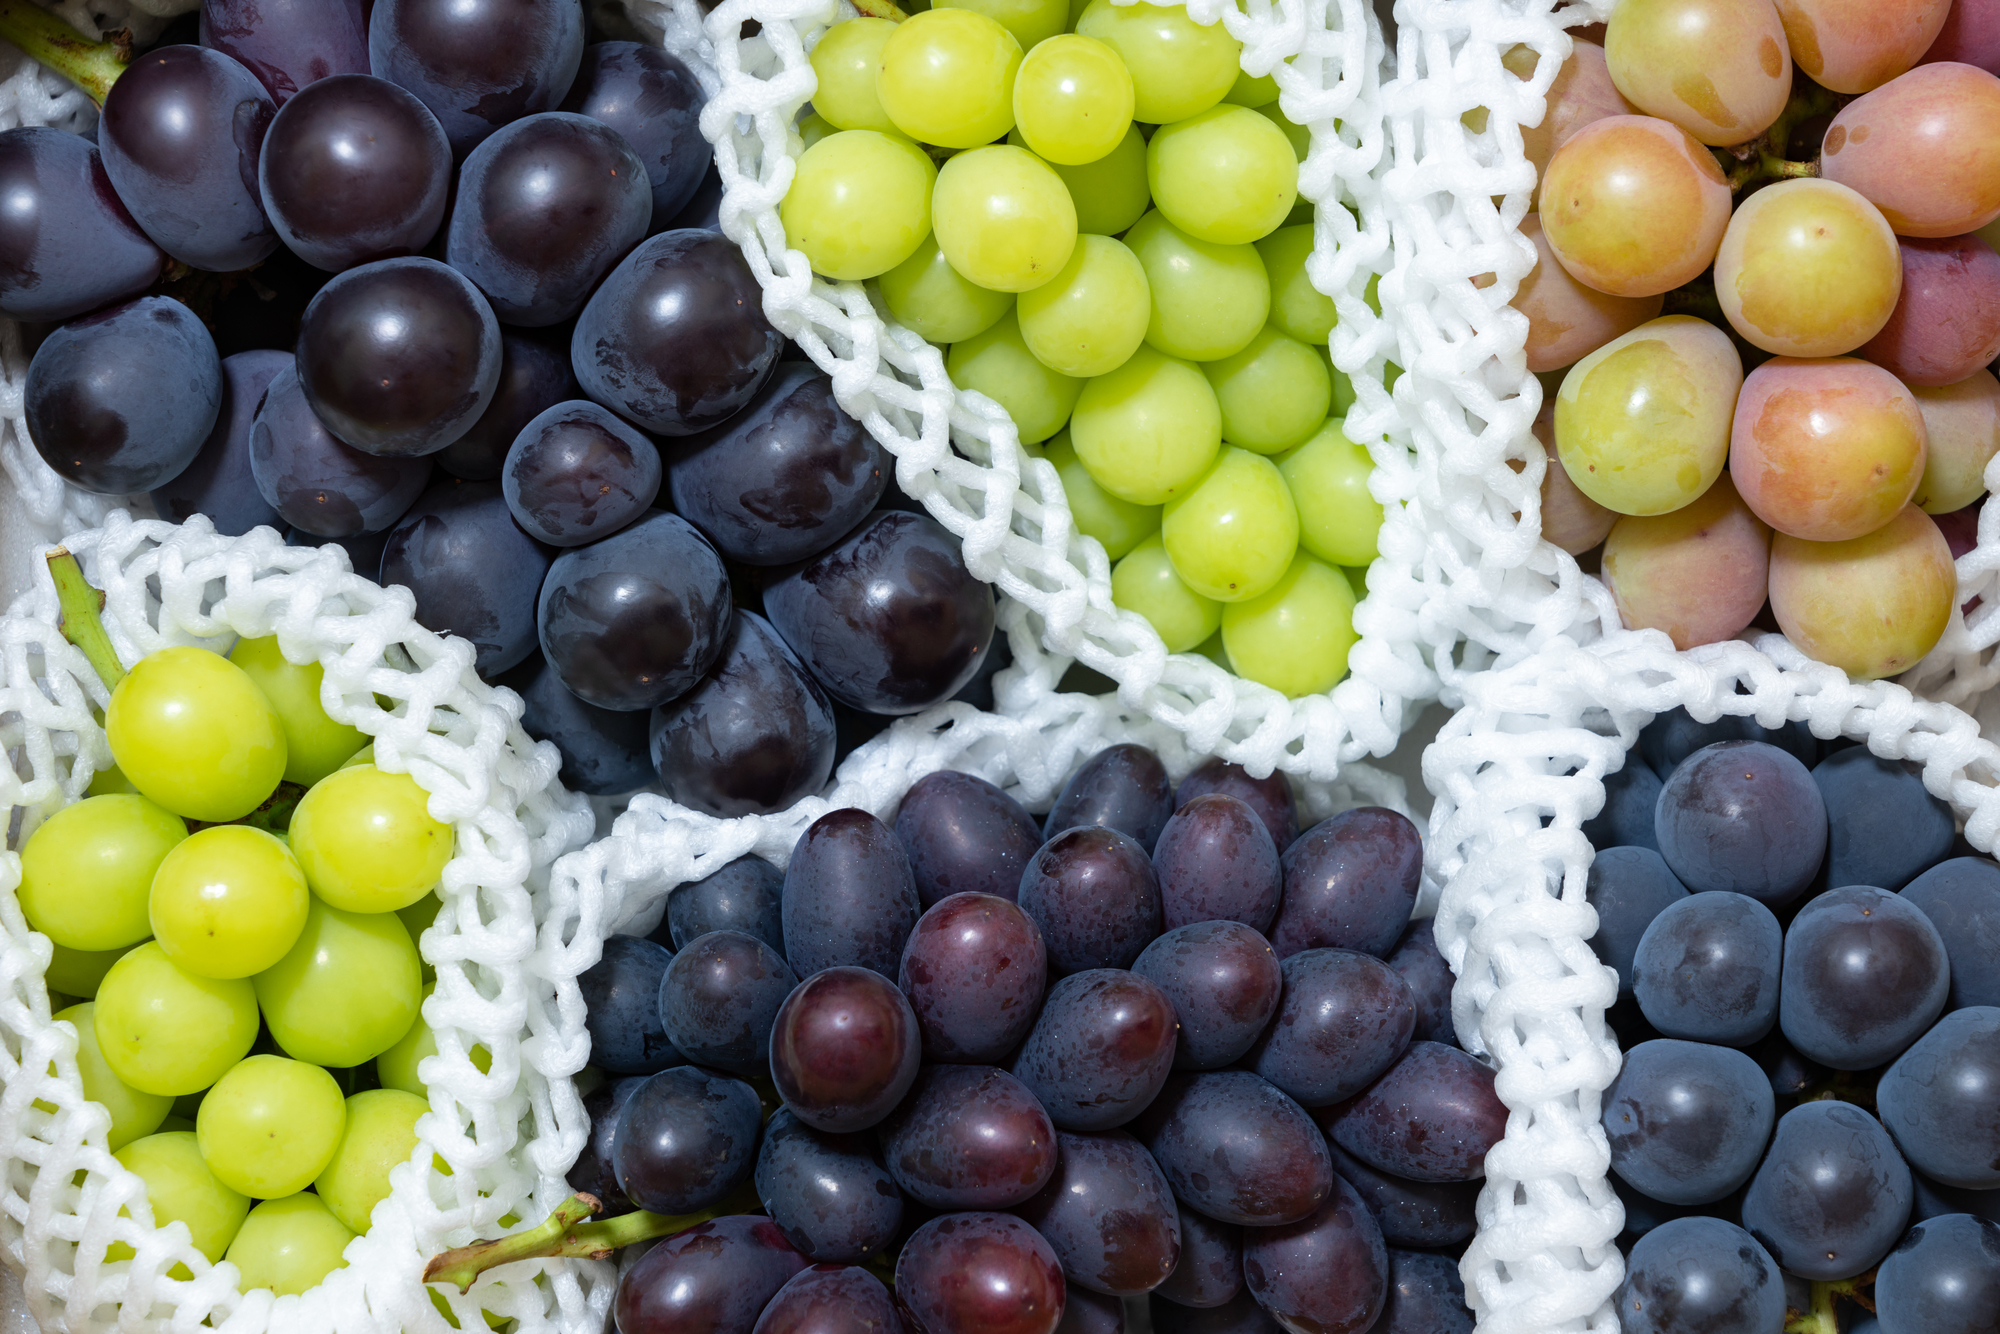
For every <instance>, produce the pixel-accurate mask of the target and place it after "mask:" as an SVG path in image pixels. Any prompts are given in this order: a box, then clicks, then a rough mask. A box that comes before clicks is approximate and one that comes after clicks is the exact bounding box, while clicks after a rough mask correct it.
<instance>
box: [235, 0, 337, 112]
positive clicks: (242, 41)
mask: <svg viewBox="0 0 2000 1334" xmlns="http://www.w3.org/2000/svg"><path fill="white" fill-rule="evenodd" d="M362 9H363V0H202V5H201V30H200V31H201V44H202V45H203V46H205V47H208V48H209V49H210V50H211V51H220V52H222V54H224V55H226V56H229V57H232V58H233V59H235V60H236V61H238V62H239V63H241V64H242V66H243V68H245V69H247V70H249V71H250V73H251V74H253V75H255V76H256V78H257V82H259V83H261V84H263V85H264V90H265V91H266V92H268V93H270V94H271V100H272V101H274V102H276V103H277V104H278V105H279V106H280V107H283V106H284V105H285V103H286V101H287V100H289V99H290V98H291V96H292V95H293V94H294V93H296V92H298V91H299V90H300V89H301V88H305V87H309V86H310V85H311V84H313V83H315V82H317V81H318V80H320V79H324V78H327V77H328V76H330V75H335V74H366V73H367V72H368V21H367V19H366V18H365V17H364V16H363V13H362Z"/></svg>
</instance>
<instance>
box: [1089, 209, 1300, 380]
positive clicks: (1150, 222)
mask: <svg viewBox="0 0 2000 1334" xmlns="http://www.w3.org/2000/svg"><path fill="white" fill-rule="evenodd" d="M1125 244H1126V245H1128V246H1130V247H1131V248H1132V253H1133V254H1135V255H1137V256H1138V257H1139V263H1140V265H1141V266H1142V267H1143V268H1144V269H1145V270H1146V283H1147V286H1148V287H1149V288H1150V289H1151V291H1152V294H1153V314H1152V318H1151V319H1150V320H1149V321H1147V324H1146V341H1147V342H1148V343H1151V344H1152V345H1153V346H1154V347H1156V348H1158V349H1159V350H1160V351H1162V352H1164V353H1166V354H1167V355H1168V356H1170V357H1181V358H1184V359H1186V360H1188V361H1220V360H1222V358H1224V357H1227V356H1232V355H1234V354H1235V353H1237V352H1241V351H1242V350H1243V349H1244V348H1245V347H1247V346H1249V343H1250V340H1251V339H1253V338H1255V337H1256V336H1257V331H1258V330H1259V329H1262V328H1263V327H1264V319H1265V316H1267V315H1268V314H1270V311H1271V279H1270V275H1268V274H1267V273H1265V272H1264V261H1263V260H1262V259H1260V258H1259V257H1258V255H1257V248H1256V247H1255V246H1247V245H1217V244H1215V243H1214V242H1212V241H1197V240H1195V239H1194V238H1193V237H1191V236H1189V235H1187V234H1186V233H1185V232H1182V231H1180V230H1179V229H1178V228H1176V227H1175V226H1174V225H1173V224H1172V223H1171V222H1168V221H1167V219H1166V218H1165V217H1163V216H1162V215H1161V213H1160V211H1159V210H1158V209H1155V210H1153V211H1152V212H1150V213H1148V214H1147V215H1146V216H1145V217H1143V218H1141V219H1139V221H1138V222H1137V224H1135V225H1134V226H1133V228H1132V230H1131V232H1129V233H1128V234H1127V235H1126V237H1125Z"/></svg>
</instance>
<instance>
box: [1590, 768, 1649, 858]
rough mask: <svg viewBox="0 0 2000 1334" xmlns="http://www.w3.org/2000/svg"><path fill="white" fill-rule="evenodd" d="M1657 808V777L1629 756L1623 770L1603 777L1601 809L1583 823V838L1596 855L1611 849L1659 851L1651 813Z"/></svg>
mask: <svg viewBox="0 0 2000 1334" xmlns="http://www.w3.org/2000/svg"><path fill="white" fill-rule="evenodd" d="M1659 804H1660V776H1659V775H1658V774H1656V773H1654V772H1653V771H1652V769H1651V768H1650V767H1649V766H1647V765H1646V764H1644V763H1643V762H1641V761H1640V760H1639V759H1638V757H1637V756H1634V755H1632V754H1630V753H1628V754H1627V755H1626V757H1625V767H1624V768H1622V769H1616V770H1613V771H1612V772H1611V773H1608V774H1606V775H1604V809H1602V810H1600V811H1599V812H1598V813H1597V814H1596V815H1593V816H1592V817H1591V818H1590V819H1588V820H1585V821H1584V822H1583V836H1584V837H1585V838H1587V839H1589V840H1590V846H1592V847H1593V848H1596V849H1597V850H1598V851H1599V852H1609V851H1611V849H1613V848H1650V849H1652V850H1653V851H1655V852H1658V851H1659V848H1660V840H1659V836H1658V835H1657V834H1656V833H1654V831H1653V811H1654V809H1655V808H1656V807H1657V806H1658V805H1659Z"/></svg>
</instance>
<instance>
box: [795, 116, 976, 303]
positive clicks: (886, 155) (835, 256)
mask: <svg viewBox="0 0 2000 1334" xmlns="http://www.w3.org/2000/svg"><path fill="white" fill-rule="evenodd" d="M936 180H937V168H936V167H935V166H934V165H932V163H931V160H930V157H929V155H928V154H926V153H925V152H924V150H923V149H921V148H918V147H917V146H916V145H915V144H913V143H911V142H910V141H909V140H908V139H905V138H903V137H902V136H901V135H895V134H884V133H882V132H881V131H879V130H842V131H841V132H840V133H838V134H830V135H828V136H827V137H826V138H824V139H822V140H820V141H819V142H818V143H816V144H814V145H813V146H812V147H811V148H808V149H807V150H805V152H803V153H801V154H800V155H799V162H798V168H797V171H796V173H795V174H794V175H793V177H792V188H791V189H789V190H787V191H786V192H785V198H784V201H783V202H782V203H780V204H779V205H778V219H779V221H781V222H783V223H784V225H785V244H786V245H788V246H791V247H792V248H793V249H795V250H802V251H804V252H805V257H806V260H807V262H808V263H810V264H811V265H812V267H813V272H814V273H818V274H821V275H823V276H825V277H828V278H832V279H834V280H836V281H840V282H845V281H848V280H850V279H855V280H858V279H862V278H873V277H875V276H876V275H877V274H881V273H887V272H888V271H889V270H890V269H893V268H895V267H896V266H897V265H898V264H901V263H902V262H903V261H904V260H906V259H908V258H909V257H910V256H911V255H913V254H915V253H916V250H917V247H918V246H919V245H921V244H923V239H924V238H925V237H926V236H928V235H930V230H931V186H932V184H933V183H934V182H935V181H936Z"/></svg>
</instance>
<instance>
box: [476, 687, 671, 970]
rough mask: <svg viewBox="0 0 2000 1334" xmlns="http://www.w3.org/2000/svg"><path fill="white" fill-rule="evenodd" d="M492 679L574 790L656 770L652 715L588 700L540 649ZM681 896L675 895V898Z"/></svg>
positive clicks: (637, 783) (618, 786) (622, 787)
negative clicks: (514, 697)
mask: <svg viewBox="0 0 2000 1334" xmlns="http://www.w3.org/2000/svg"><path fill="white" fill-rule="evenodd" d="M493 683H494V684H495V685H504V686H507V687H509V688H510V689H512V690H514V691H515V692H517V693H518V694H519V695H520V696H521V728H522V730H523V731H525V732H527V734H528V735H529V736H531V737H533V738H535V739H536V740H537V741H547V742H549V743H551V744H553V745H554V746H555V748H556V749H557V750H558V751H559V752H561V755H562V780H563V783H564V784H565V785H566V786H568V787H569V788H570V789H571V790H572V791H576V792H585V793H588V794H590V795H591V796H596V797H602V796H615V795H617V794H619V793H624V792H630V791H631V790H632V789H633V788H636V787H643V786H644V785H646V784H647V783H650V782H652V781H653V779H654V777H655V776H656V771H655V769H654V768H653V761H652V757H651V755H650V753H649V752H648V750H647V745H646V724H647V720H648V716H649V715H647V714H645V713H643V712H640V713H630V712H627V713H619V712H614V711H613V710H611V709H600V708H598V707H597V706H596V705H595V704H586V703H584V702H583V701H582V700H580V699H578V698H577V697H576V696H575V695H572V694H571V693H570V692H569V690H568V689H567V688H566V687H565V686H564V685H563V683H562V681H561V679H560V678H558V677H557V675H556V673H555V671H554V670H553V669H551V668H550V667H549V665H548V660H547V659H546V658H544V657H543V656H542V655H541V653H540V652H539V651H535V652H531V653H529V654H528V656H527V657H526V658H524V659H522V661H521V663H520V665H519V666H517V667H515V668H514V669H513V670H512V671H510V672H504V673H502V674H501V675H499V676H497V677H495V678H494V682H493ZM682 897H684V896H681V895H676V896H675V901H676V902H678V901H679V900H680V898H682ZM695 934H696V935H699V934H700V932H696V933H695Z"/></svg>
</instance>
